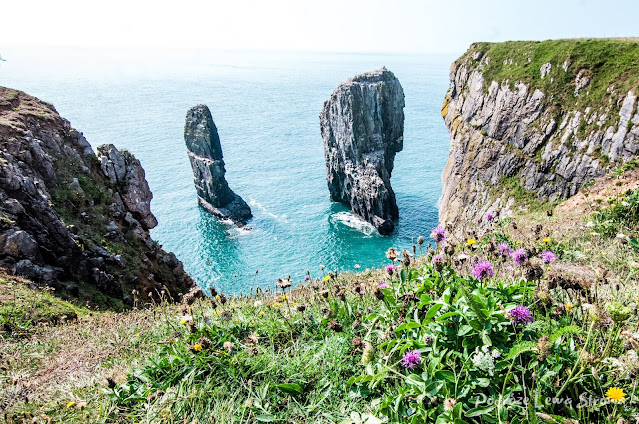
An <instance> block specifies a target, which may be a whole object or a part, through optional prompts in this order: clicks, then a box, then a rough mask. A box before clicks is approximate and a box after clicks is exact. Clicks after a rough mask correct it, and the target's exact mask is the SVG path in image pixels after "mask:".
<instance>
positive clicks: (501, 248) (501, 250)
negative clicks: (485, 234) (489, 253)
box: [497, 243, 512, 258]
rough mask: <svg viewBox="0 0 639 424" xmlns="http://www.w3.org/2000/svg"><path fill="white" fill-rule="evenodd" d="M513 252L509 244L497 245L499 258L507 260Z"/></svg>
mask: <svg viewBox="0 0 639 424" xmlns="http://www.w3.org/2000/svg"><path fill="white" fill-rule="evenodd" d="M511 252H512V250H511V249H510V246H508V244H506V243H500V244H498V245H497V254H498V255H499V256H501V257H503V258H505V257H506V256H510V253H511Z"/></svg>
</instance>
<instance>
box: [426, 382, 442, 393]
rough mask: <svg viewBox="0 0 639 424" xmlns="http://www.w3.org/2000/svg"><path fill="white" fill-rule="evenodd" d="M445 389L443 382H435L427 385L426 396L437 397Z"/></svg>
mask: <svg viewBox="0 0 639 424" xmlns="http://www.w3.org/2000/svg"><path fill="white" fill-rule="evenodd" d="M442 387H444V382H443V381H433V382H431V383H430V384H427V385H426V388H425V389H424V393H425V394H426V396H435V395H436V394H437V393H438V392H439V391H440V390H441V389H442Z"/></svg>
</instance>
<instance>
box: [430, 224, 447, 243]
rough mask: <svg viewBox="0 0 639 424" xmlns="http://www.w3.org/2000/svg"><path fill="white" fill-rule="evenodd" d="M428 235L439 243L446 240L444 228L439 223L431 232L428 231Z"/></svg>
mask: <svg viewBox="0 0 639 424" xmlns="http://www.w3.org/2000/svg"><path fill="white" fill-rule="evenodd" d="M430 237H431V238H432V239H433V240H435V243H441V242H442V241H444V240H446V230H445V229H444V228H443V227H442V226H441V225H438V226H437V227H435V228H434V229H433V232H432V233H430Z"/></svg>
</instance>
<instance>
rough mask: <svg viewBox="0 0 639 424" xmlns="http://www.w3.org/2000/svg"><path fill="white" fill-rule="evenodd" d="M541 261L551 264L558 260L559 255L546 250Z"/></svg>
mask: <svg viewBox="0 0 639 424" xmlns="http://www.w3.org/2000/svg"><path fill="white" fill-rule="evenodd" d="M541 259H542V260H543V261H544V262H545V263H547V264H549V263H550V262H554V261H555V260H556V259H557V255H555V253H554V252H552V251H551V250H544V251H543V252H542V253H541Z"/></svg>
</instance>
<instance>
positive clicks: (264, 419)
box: [255, 414, 277, 423]
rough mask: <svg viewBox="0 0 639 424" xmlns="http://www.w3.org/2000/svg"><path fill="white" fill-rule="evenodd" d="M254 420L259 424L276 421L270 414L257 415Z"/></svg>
mask: <svg viewBox="0 0 639 424" xmlns="http://www.w3.org/2000/svg"><path fill="white" fill-rule="evenodd" d="M255 419H256V420H258V421H259V422H261V423H271V422H273V421H276V420H277V418H276V417H275V415H271V414H262V415H258V416H257V417H255Z"/></svg>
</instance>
